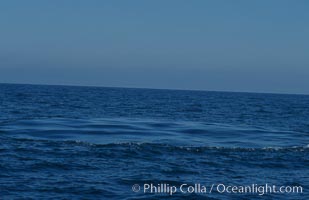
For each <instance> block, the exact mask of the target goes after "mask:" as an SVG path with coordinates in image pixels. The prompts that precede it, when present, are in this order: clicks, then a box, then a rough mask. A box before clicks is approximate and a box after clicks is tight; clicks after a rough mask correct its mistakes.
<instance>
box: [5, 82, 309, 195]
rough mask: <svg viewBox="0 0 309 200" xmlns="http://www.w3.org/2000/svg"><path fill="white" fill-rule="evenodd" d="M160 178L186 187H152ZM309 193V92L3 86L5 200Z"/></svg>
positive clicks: (170, 184) (169, 184)
mask: <svg viewBox="0 0 309 200" xmlns="http://www.w3.org/2000/svg"><path fill="white" fill-rule="evenodd" d="M151 183H152V184H153V185H154V186H158V188H159V185H160V184H166V186H175V187H176V188H177V189H178V190H177V192H175V193H174V194H172V195H171V194H169V193H167V192H164V191H163V192H161V193H159V192H150V191H145V192H144V188H145V187H146V185H145V184H151ZM136 184H138V185H139V186H137V185H136ZM182 184H187V186H189V185H195V184H201V185H203V186H205V187H206V191H207V192H206V193H201V192H200V193H199V192H196V191H195V192H192V193H190V192H187V193H184V192H181V191H180V190H179V187H180V186H181V185H182ZM219 184H224V185H225V186H238V187H239V186H248V185H252V184H256V186H263V185H265V184H269V185H276V186H291V187H292V186H301V187H302V188H303V192H302V193H293V192H289V193H288V192H285V193H265V194H263V195H262V194H261V192H259V193H258V192H249V193H248V192H247V193H239V192H238V193H228V192H222V191H221V192H219V191H216V188H217V186H218V185H219ZM132 186H133V188H132ZM211 186H214V189H213V191H212V192H211V193H210V187H211ZM220 187H221V189H222V187H223V186H222V185H221V186H220ZM158 188H157V189H158ZM132 189H133V190H138V189H140V191H135V192H134V191H133V190H132ZM219 189H220V188H219ZM308 190H309V96H308V95H307V96H306V95H279V94H255V93H229V92H206V91H182V90H155V89H125V88H102V87H101V88H100V87H71V86H39V85H14V84H0V199H212V200H215V199H291V200H295V199H304V200H306V199H309V193H308Z"/></svg>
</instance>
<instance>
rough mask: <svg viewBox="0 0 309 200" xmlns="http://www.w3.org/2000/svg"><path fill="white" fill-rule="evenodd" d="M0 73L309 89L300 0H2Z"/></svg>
mask: <svg viewBox="0 0 309 200" xmlns="http://www.w3.org/2000/svg"><path fill="white" fill-rule="evenodd" d="M0 82H2V83H3V82H5V83H37V84H69V85H97V86H118V87H144V88H175V89H202V90H223V91H249V92H279V93H305V94H309V1H307V0H297V1H293V0H287V1H286V0H252V1H248V0H233V1H231V0H226V1H223V0H212V1H207V0H192V1H188V0H152V1H151V0H149V1H146V0H123V1H120V0H83V1H79V0H71V1H70V0H49V1H48V0H27V1H25V0H2V1H0Z"/></svg>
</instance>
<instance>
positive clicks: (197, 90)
mask: <svg viewBox="0 0 309 200" xmlns="http://www.w3.org/2000/svg"><path fill="white" fill-rule="evenodd" d="M0 84H7V85H34V86H65V87H97V88H124V89H145V90H147V89H148V90H176V91H193V92H194V91H196V92H226V93H251V94H274V95H301V96H308V95H309V94H305V93H282V92H252V91H230V90H206V89H180V88H149V87H125V86H102V85H75V84H48V83H21V82H18V83H12V82H0Z"/></svg>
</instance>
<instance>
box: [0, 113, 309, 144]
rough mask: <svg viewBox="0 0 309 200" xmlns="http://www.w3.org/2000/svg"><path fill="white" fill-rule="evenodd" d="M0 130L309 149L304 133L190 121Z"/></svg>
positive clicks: (112, 140)
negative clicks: (305, 147)
mask: <svg viewBox="0 0 309 200" xmlns="http://www.w3.org/2000/svg"><path fill="white" fill-rule="evenodd" d="M0 128H1V132H2V133H1V134H2V135H3V134H4V135H8V136H10V137H16V138H29V139H47V140H56V141H57V140H59V141H82V142H87V143H89V144H97V145H108V144H117V143H118V144H119V143H124V144H125V143H127V144H128V143H133V144H143V143H153V144H168V145H171V146H196V147H211V148H212V147H215V148H217V147H218V148H223V149H224V148H228V149H242V148H245V149H247V150H250V149H264V150H274V149H280V148H292V147H294V146H295V147H296V148H299V147H304V146H306V145H307V144H306V143H304V142H305V141H304V140H303V139H302V138H303V134H302V133H297V132H292V131H279V130H269V129H265V128H259V127H239V126H232V125H227V124H210V123H196V122H187V121H185V122H179V121H177V122H171V121H155V120H145V119H128V118H115V119H112V118H108V119H98V118H96V119H62V118H53V119H32V120H17V121H10V122H6V123H2V124H1V125H0ZM307 146H308V145H307Z"/></svg>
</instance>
